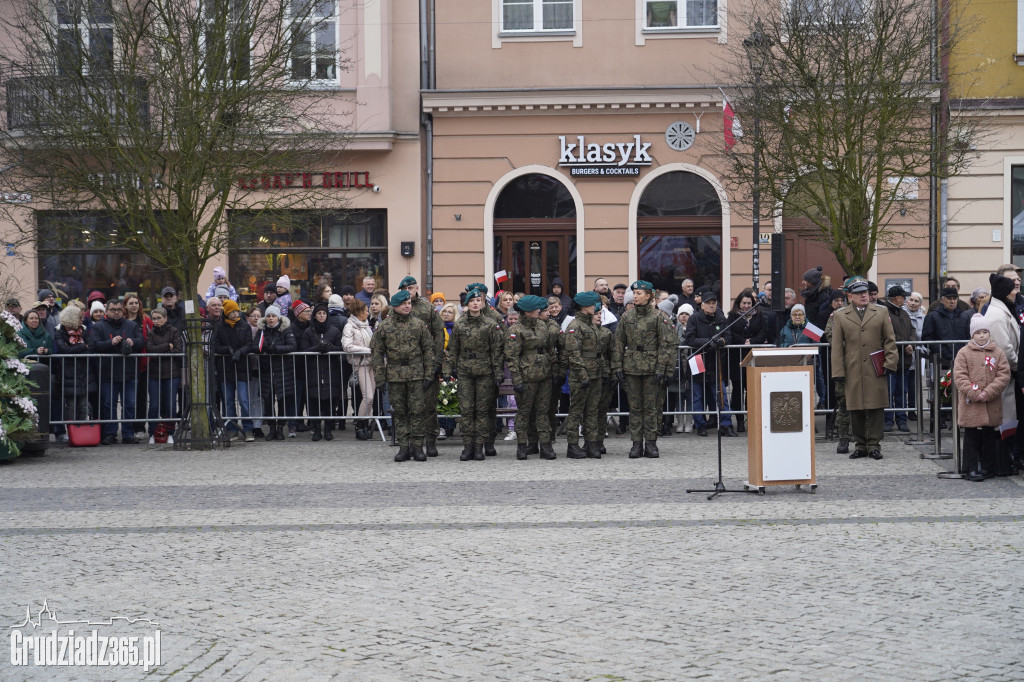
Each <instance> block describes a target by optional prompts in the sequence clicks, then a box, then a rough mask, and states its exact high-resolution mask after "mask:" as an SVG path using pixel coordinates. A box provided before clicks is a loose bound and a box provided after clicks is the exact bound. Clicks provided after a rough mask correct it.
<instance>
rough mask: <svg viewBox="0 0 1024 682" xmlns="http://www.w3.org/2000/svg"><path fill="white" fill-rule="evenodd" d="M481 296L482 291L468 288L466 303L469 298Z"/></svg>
mask: <svg viewBox="0 0 1024 682" xmlns="http://www.w3.org/2000/svg"><path fill="white" fill-rule="evenodd" d="M483 297H484V292H482V291H480V290H479V289H470V290H469V291H467V292H466V303H469V301H470V299H473V298H483Z"/></svg>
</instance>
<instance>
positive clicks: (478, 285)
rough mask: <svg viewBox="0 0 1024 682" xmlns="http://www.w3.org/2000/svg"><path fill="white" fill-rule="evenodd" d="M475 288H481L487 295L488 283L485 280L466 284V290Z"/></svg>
mask: <svg viewBox="0 0 1024 682" xmlns="http://www.w3.org/2000/svg"><path fill="white" fill-rule="evenodd" d="M473 289H479V290H480V291H482V292H483V293H484V296H486V295H487V285H486V284H484V283H483V282H473V283H471V284H467V285H466V291H472V290H473Z"/></svg>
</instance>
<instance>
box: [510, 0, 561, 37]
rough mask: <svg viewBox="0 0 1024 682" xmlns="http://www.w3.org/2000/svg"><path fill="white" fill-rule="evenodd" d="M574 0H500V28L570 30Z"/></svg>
mask: <svg viewBox="0 0 1024 682" xmlns="http://www.w3.org/2000/svg"><path fill="white" fill-rule="evenodd" d="M573 2H574V0H502V2H501V30H502V31H506V32H512V31H529V32H543V31H571V30H572V28H573Z"/></svg>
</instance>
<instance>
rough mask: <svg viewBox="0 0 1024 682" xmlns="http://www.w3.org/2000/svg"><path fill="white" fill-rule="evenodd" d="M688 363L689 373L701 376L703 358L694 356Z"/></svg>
mask: <svg viewBox="0 0 1024 682" xmlns="http://www.w3.org/2000/svg"><path fill="white" fill-rule="evenodd" d="M689 363H690V372H691V373H693V374H703V373H704V356H703V355H694V356H693V357H691V358H690V360H689Z"/></svg>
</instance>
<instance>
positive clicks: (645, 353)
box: [612, 305, 677, 375]
mask: <svg viewBox="0 0 1024 682" xmlns="http://www.w3.org/2000/svg"><path fill="white" fill-rule="evenodd" d="M676 342H677V335H676V333H675V330H673V329H672V320H670V319H669V317H668V315H666V314H665V313H663V312H661V311H660V310H658V309H657V308H655V307H653V306H651V305H646V306H636V307H634V308H631V309H630V310H627V311H626V312H625V313H623V315H622V319H620V320H619V326H618V327H617V328H616V329H615V339H614V342H613V344H612V371H613V372H618V371H622V372H623V373H625V374H631V375H639V374H666V375H673V374H675V371H676Z"/></svg>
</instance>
